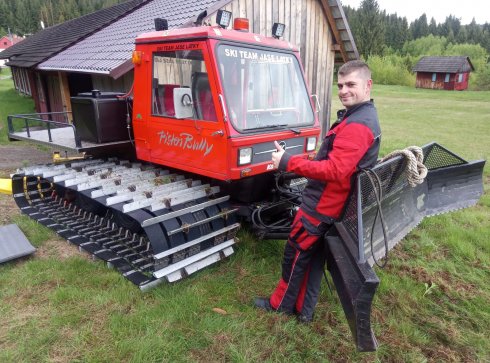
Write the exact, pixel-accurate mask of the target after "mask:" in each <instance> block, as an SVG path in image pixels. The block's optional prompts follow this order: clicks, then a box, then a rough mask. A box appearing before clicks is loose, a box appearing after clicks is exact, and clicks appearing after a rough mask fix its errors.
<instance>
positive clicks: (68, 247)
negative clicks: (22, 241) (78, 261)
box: [35, 239, 91, 260]
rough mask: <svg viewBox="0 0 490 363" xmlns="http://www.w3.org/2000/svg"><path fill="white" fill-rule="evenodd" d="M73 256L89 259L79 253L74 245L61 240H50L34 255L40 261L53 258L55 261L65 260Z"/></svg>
mask: <svg viewBox="0 0 490 363" xmlns="http://www.w3.org/2000/svg"><path fill="white" fill-rule="evenodd" d="M74 256H78V257H82V258H86V259H88V260H90V259H91V257H90V256H89V255H88V254H87V253H81V252H80V251H79V250H78V248H77V247H76V246H75V245H73V244H71V243H69V242H67V241H66V240H62V239H50V240H48V241H46V242H44V243H43V245H42V246H40V247H39V248H38V249H37V251H36V253H35V257H37V258H41V259H46V258H53V257H54V258H56V259H57V260H66V259H68V258H70V257H74Z"/></svg>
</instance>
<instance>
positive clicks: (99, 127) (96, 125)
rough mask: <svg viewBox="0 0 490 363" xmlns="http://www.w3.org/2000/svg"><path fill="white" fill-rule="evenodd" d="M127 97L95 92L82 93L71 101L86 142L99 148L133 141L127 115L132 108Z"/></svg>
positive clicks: (74, 118)
mask: <svg viewBox="0 0 490 363" xmlns="http://www.w3.org/2000/svg"><path fill="white" fill-rule="evenodd" d="M122 95H123V93H117V92H100V91H98V90H93V91H92V92H84V93H79V94H78V95H77V96H76V97H71V108H72V114H73V123H74V125H75V128H76V130H77V134H78V137H79V138H80V140H82V141H89V142H93V143H97V144H101V143H107V142H115V141H125V140H129V135H128V127H127V117H128V116H127V114H128V112H129V111H128V110H131V107H128V104H127V102H131V101H130V100H127V99H126V98H120V97H118V96H122Z"/></svg>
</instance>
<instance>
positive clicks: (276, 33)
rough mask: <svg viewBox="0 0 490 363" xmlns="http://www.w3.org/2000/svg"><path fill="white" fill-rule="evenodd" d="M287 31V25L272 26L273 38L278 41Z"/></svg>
mask: <svg viewBox="0 0 490 363" xmlns="http://www.w3.org/2000/svg"><path fill="white" fill-rule="evenodd" d="M285 29H286V25H284V24H282V23H274V25H272V36H273V37H274V38H276V39H279V38H280V37H282V36H283V35H284V30H285Z"/></svg>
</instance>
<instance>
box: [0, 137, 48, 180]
mask: <svg viewBox="0 0 490 363" xmlns="http://www.w3.org/2000/svg"><path fill="white" fill-rule="evenodd" d="M52 154H53V152H52V150H50V149H49V148H46V149H44V148H43V149H40V148H39V147H36V146H32V145H25V144H22V145H15V144H9V145H0V173H1V175H2V176H3V177H5V174H7V175H8V174H9V173H11V172H12V171H15V169H17V168H22V167H24V166H29V165H36V164H46V163H50V162H52Z"/></svg>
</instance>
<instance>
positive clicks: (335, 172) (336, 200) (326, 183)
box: [279, 101, 381, 223]
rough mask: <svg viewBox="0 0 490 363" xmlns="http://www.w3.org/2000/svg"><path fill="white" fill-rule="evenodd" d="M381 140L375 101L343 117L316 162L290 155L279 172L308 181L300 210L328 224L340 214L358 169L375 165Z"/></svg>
mask: <svg viewBox="0 0 490 363" xmlns="http://www.w3.org/2000/svg"><path fill="white" fill-rule="evenodd" d="M380 139H381V129H380V126H379V121H378V115H377V112H376V108H375V107H374V104H373V102H372V101H368V102H364V103H361V104H359V105H357V106H354V107H353V108H350V109H348V110H346V111H345V112H344V113H342V114H341V118H340V119H339V120H337V122H335V123H334V124H333V125H332V127H331V128H330V130H329V131H328V133H327V135H326V136H325V139H324V140H323V143H322V145H321V147H320V150H319V151H318V154H317V155H316V158H315V160H307V159H304V158H302V157H301V156H299V155H298V156H296V155H295V156H291V155H289V154H287V153H284V155H283V156H282V158H281V162H280V163H279V170H284V171H290V172H294V173H296V174H298V175H301V176H304V177H306V178H308V179H309V180H308V183H307V184H306V187H305V189H304V191H303V199H302V204H301V208H302V209H303V210H304V211H305V212H306V213H308V214H309V215H311V216H313V217H315V218H317V219H318V220H320V221H322V222H326V223H333V222H334V221H335V220H336V219H337V218H338V217H339V216H340V214H341V212H342V210H343V207H344V203H345V201H346V199H347V197H348V195H349V192H350V189H351V186H352V179H351V178H352V177H353V175H354V173H355V172H356V171H357V170H360V169H364V168H370V167H373V166H374V165H375V164H376V160H377V158H378V152H379V146H380V141H381V140H380Z"/></svg>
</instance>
